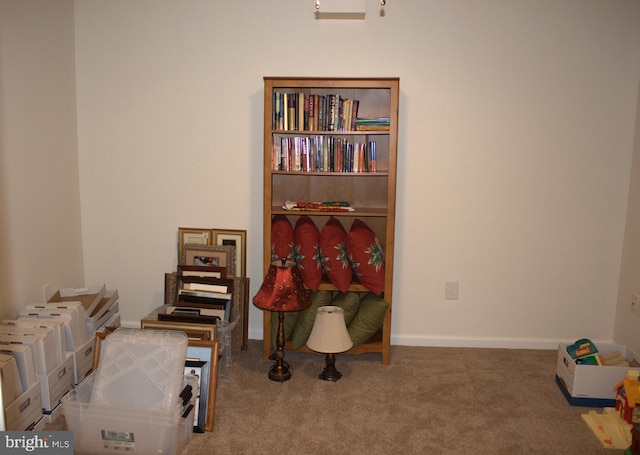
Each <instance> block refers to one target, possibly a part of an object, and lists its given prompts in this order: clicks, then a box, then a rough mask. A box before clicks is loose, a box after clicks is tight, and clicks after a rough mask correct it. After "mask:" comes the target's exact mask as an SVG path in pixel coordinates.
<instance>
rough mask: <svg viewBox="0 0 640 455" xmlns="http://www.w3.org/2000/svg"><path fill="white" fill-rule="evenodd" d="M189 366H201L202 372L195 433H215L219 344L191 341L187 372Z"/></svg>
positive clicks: (188, 348) (215, 342) (188, 350)
mask: <svg viewBox="0 0 640 455" xmlns="http://www.w3.org/2000/svg"><path fill="white" fill-rule="evenodd" d="M189 364H192V365H199V367H198V368H199V369H200V372H201V375H200V393H199V396H198V400H197V401H198V406H197V408H198V411H197V412H198V413H197V414H196V415H195V416H194V422H193V431H195V432H199V433H203V432H210V431H213V425H214V420H215V407H216V390H217V388H218V342H217V341H210V340H208V341H205V340H189V345H188V347H187V359H186V361H185V370H186V368H189V367H188V366H187V365H189ZM190 368H195V367H190Z"/></svg>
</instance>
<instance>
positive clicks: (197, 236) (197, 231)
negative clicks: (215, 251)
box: [178, 227, 213, 257]
mask: <svg viewBox="0 0 640 455" xmlns="http://www.w3.org/2000/svg"><path fill="white" fill-rule="evenodd" d="M186 244H196V245H212V244H213V230H212V229H205V228H187V227H179V228H178V257H181V256H182V250H183V248H184V246H185V245H186Z"/></svg>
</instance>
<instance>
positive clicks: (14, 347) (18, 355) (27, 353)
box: [0, 342, 36, 392]
mask: <svg viewBox="0 0 640 455" xmlns="http://www.w3.org/2000/svg"><path fill="white" fill-rule="evenodd" d="M0 353H2V354H8V355H12V356H13V357H14V358H15V359H16V364H17V365H18V373H20V382H21V383H22V391H23V392H26V391H27V390H29V389H30V388H31V386H32V385H33V384H35V382H36V371H35V360H34V357H33V352H32V349H31V348H30V347H29V346H27V345H26V344H12V343H1V342H0Z"/></svg>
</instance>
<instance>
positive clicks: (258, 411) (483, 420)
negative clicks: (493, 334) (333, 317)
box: [182, 340, 623, 455]
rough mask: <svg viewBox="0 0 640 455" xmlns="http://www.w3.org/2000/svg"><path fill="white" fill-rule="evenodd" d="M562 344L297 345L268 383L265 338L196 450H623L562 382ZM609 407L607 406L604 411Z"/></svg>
mask: <svg viewBox="0 0 640 455" xmlns="http://www.w3.org/2000/svg"><path fill="white" fill-rule="evenodd" d="M556 358H557V353H556V351H552V350H508V349H463V348H430V347H405V346H393V347H392V355H391V363H390V365H383V364H382V361H381V358H380V355H378V354H366V355H362V356H350V355H339V356H338V360H337V367H338V370H340V371H341V372H342V374H343V377H342V379H341V380H340V381H338V382H336V383H332V382H326V381H321V380H319V379H317V376H318V374H319V373H320V371H321V370H322V368H323V364H324V357H322V356H320V355H313V354H302V353H292V352H287V354H286V360H287V361H288V363H290V365H291V366H292V368H293V377H292V379H291V380H290V381H287V382H285V383H277V382H273V381H270V380H269V379H268V378H267V372H268V370H269V367H270V365H271V364H272V363H273V362H272V361H269V360H264V359H263V358H262V343H261V342H259V341H253V340H252V341H250V346H249V350H247V351H242V352H239V353H238V354H237V355H236V357H235V359H234V362H233V365H232V367H231V368H230V369H229V371H228V374H227V379H225V380H221V381H219V382H218V389H217V403H216V409H215V427H214V431H213V432H211V433H204V434H194V435H193V438H192V440H191V442H190V443H189V444H188V445H187V447H186V448H185V450H184V451H183V453H182V455H196V454H271V453H282V454H296V455H297V454H363V455H365V454H366V455H373V454H434V455H437V454H505V455H507V454H509V455H512V454H581V455H587V454H605V453H606V454H610V455H613V454H621V453H623V451H622V450H611V449H604V448H602V447H601V445H600V443H599V442H598V441H597V439H596V438H595V436H594V435H593V434H592V433H591V431H590V430H589V428H588V427H587V425H586V424H585V423H584V422H583V421H582V419H581V417H580V415H581V414H582V413H586V412H587V411H589V408H584V407H572V406H570V405H569V404H568V403H567V401H566V400H565V398H564V396H563V395H562V393H561V392H560V390H559V389H558V387H557V385H556V383H555V370H556ZM597 411H598V412H600V411H601V410H600V409H597Z"/></svg>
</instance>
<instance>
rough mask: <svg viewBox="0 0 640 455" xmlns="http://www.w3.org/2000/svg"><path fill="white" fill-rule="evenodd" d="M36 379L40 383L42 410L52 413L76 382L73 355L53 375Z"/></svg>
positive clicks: (55, 369) (69, 355)
mask: <svg viewBox="0 0 640 455" xmlns="http://www.w3.org/2000/svg"><path fill="white" fill-rule="evenodd" d="M36 378H37V379H38V381H40V391H41V393H42V409H44V410H45V411H52V410H53V408H55V407H56V406H57V405H58V403H60V400H61V399H62V397H63V396H64V394H66V393H67V392H68V391H69V390H71V389H72V388H73V383H74V381H75V374H74V369H73V355H71V354H68V357H67V359H66V360H65V361H64V362H62V363H61V364H60V365H58V367H57V368H54V370H53V371H52V372H51V373H49V374H47V375H41V376H36Z"/></svg>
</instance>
